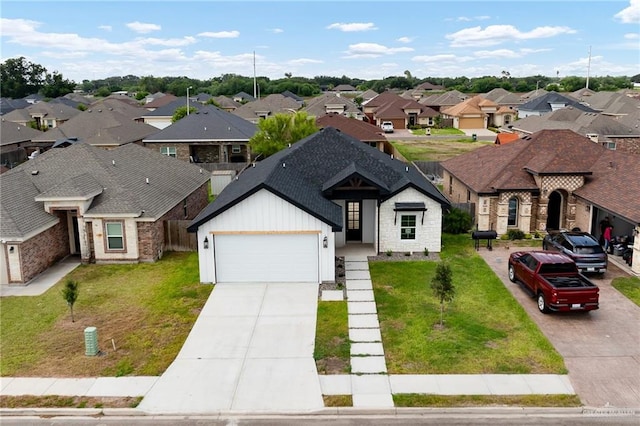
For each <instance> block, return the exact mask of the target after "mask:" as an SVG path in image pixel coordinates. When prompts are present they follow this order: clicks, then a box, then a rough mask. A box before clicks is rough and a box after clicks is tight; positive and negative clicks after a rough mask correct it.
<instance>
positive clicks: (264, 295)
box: [138, 283, 324, 414]
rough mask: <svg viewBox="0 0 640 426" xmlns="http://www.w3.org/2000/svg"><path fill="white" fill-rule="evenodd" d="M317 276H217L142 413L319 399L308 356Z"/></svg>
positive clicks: (270, 406)
mask: <svg viewBox="0 0 640 426" xmlns="http://www.w3.org/2000/svg"><path fill="white" fill-rule="evenodd" d="M317 303H318V284H312V283H286V284H285V283H282V284H279V283H269V284H262V283H261V284H258V283H247V284H237V283H233V284H217V285H216V287H215V288H214V290H213V292H212V293H211V296H210V297H209V300H208V301H207V303H206V304H205V306H204V308H203V310H202V312H201V313H200V315H199V317H198V319H197V320H196V323H195V324H194V326H193V329H192V330H191V333H190V334H189V336H188V337H187V340H186V342H185V344H184V346H183V347H182V350H181V351H180V353H179V354H178V356H177V357H176V359H175V361H174V362H173V363H172V364H171V365H170V366H169V368H168V369H167V371H166V372H165V373H164V374H163V375H162V376H161V377H160V378H159V379H158V381H157V382H156V384H155V385H154V386H153V388H152V389H151V390H150V391H149V392H148V393H147V395H146V396H145V398H144V399H143V400H142V402H141V403H140V405H139V406H138V408H139V409H141V410H143V411H146V412H149V413H163V414H171V413H174V414H175V413H193V414H196V413H216V412H221V411H222V412H229V411H251V412H261V411H263V412H270V411H276V412H304V411H313V410H317V409H321V408H323V407H324V404H323V400H322V392H321V389H320V380H319V378H318V373H317V369H316V365H315V361H314V359H313V349H314V344H315V332H316V310H317Z"/></svg>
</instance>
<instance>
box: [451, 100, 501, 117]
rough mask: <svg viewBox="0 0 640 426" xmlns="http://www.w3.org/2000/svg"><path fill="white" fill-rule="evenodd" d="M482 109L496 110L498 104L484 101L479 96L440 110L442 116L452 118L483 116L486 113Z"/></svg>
mask: <svg viewBox="0 0 640 426" xmlns="http://www.w3.org/2000/svg"><path fill="white" fill-rule="evenodd" d="M482 108H495V109H497V108H498V104H496V103H495V102H493V101H491V100H489V99H485V98H483V97H482V96H480V95H477V96H474V97H473V98H469V99H465V100H464V101H462V102H460V103H459V104H457V105H454V106H452V107H449V108H445V109H443V110H442V113H443V114H447V115H450V116H452V117H460V116H463V115H468V114H472V115H477V114H480V115H482V116H485V115H486V113H485V112H484V111H482Z"/></svg>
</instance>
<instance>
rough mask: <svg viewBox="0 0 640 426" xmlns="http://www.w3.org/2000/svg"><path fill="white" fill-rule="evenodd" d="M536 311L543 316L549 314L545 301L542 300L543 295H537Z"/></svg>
mask: <svg viewBox="0 0 640 426" xmlns="http://www.w3.org/2000/svg"><path fill="white" fill-rule="evenodd" d="M538 309H539V310H540V312H542V313H543V314H546V313H547V312H549V308H548V307H547V301H546V300H544V294H542V293H538Z"/></svg>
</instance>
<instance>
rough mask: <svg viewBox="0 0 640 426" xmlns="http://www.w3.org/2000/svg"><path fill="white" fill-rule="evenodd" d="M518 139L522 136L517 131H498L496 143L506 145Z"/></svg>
mask: <svg viewBox="0 0 640 426" xmlns="http://www.w3.org/2000/svg"><path fill="white" fill-rule="evenodd" d="M518 139H520V136H518V134H517V133H498V134H497V135H496V144H497V145H505V144H508V143H509V142H513V141H515V140H518Z"/></svg>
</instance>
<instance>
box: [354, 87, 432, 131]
mask: <svg viewBox="0 0 640 426" xmlns="http://www.w3.org/2000/svg"><path fill="white" fill-rule="evenodd" d="M363 111H364V113H365V115H366V116H367V118H368V120H369V122H370V123H372V124H375V125H376V126H380V125H381V124H382V122H383V121H391V122H392V123H393V128H394V129H408V128H411V127H414V126H421V127H430V126H434V125H435V124H436V117H438V116H439V115H440V114H439V113H438V112H437V111H435V110H434V109H431V108H429V107H427V106H424V105H422V104H420V103H418V102H417V101H414V100H413V99H405V98H403V97H402V96H400V95H398V94H396V93H393V92H391V91H386V92H383V93H381V94H379V95H378V96H376V97H375V98H373V99H371V100H370V101H369V102H367V103H366V104H365V105H363Z"/></svg>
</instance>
